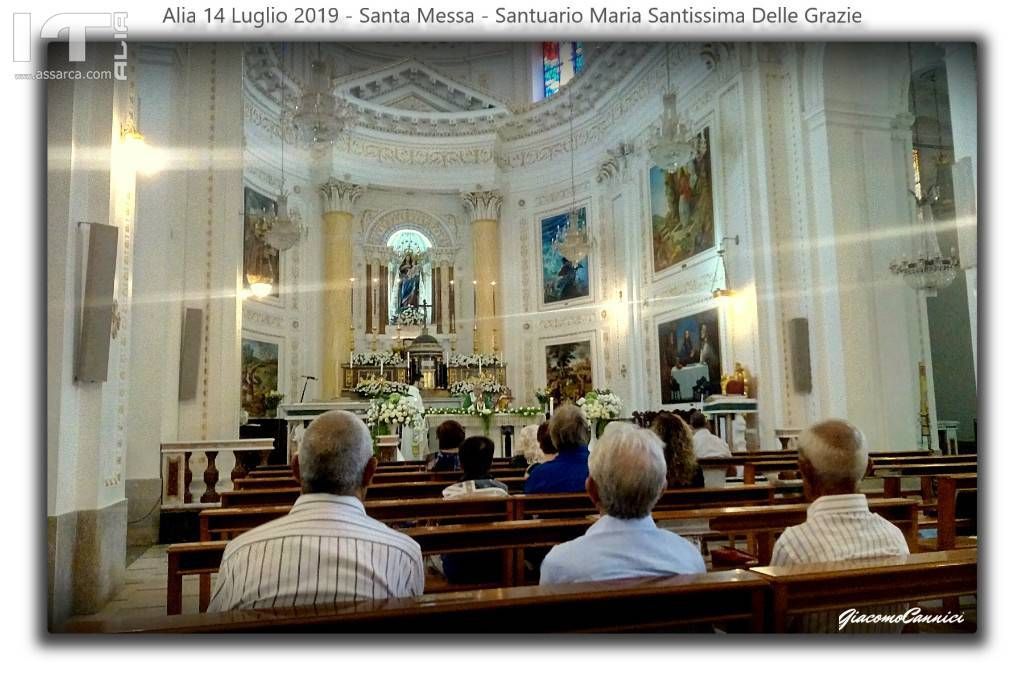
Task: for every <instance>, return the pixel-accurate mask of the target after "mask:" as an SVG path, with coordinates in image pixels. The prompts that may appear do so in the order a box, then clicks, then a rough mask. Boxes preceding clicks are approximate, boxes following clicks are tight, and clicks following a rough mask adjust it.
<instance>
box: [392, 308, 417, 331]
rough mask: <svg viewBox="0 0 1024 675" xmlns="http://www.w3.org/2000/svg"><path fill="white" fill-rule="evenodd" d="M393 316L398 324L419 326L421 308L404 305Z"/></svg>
mask: <svg viewBox="0 0 1024 675" xmlns="http://www.w3.org/2000/svg"><path fill="white" fill-rule="evenodd" d="M395 318H396V320H397V323H398V325H399V326H419V325H420V324H422V323H423V318H424V317H423V310H422V309H420V308H419V307H406V308H405V309H403V310H402V311H401V312H399V313H398V316H397V317H395Z"/></svg>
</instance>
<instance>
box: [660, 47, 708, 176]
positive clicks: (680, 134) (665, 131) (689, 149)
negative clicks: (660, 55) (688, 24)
mask: <svg viewBox="0 0 1024 675" xmlns="http://www.w3.org/2000/svg"><path fill="white" fill-rule="evenodd" d="M661 106H662V110H661V127H660V128H659V129H658V130H657V131H656V132H655V133H654V135H653V138H652V139H651V143H650V145H649V146H648V151H649V152H650V156H651V161H652V162H654V164H655V165H657V166H658V167H659V168H661V169H663V170H664V171H668V172H669V173H674V172H676V171H678V170H679V168H680V167H683V166H686V165H687V164H689V163H690V162H692V161H693V160H694V159H696V158H697V157H699V156H700V155H702V154H704V152H705V151H706V148H705V147H704V137H703V135H702V134H696V135H695V134H693V133H692V132H691V130H690V127H689V125H688V124H686V123H685V122H683V121H681V120H680V119H679V111H678V110H677V109H676V94H675V92H674V91H672V74H671V67H670V65H669V51H668V44H667V43H666V44H665V94H664V95H663V96H662V97H661Z"/></svg>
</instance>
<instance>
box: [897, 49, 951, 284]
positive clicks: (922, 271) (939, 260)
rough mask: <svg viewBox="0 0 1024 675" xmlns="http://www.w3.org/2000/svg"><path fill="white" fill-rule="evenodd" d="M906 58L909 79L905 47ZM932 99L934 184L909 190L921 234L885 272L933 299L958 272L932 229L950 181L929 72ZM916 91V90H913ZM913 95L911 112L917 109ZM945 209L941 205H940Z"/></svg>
mask: <svg viewBox="0 0 1024 675" xmlns="http://www.w3.org/2000/svg"><path fill="white" fill-rule="evenodd" d="M907 47H908V56H909V58H910V61H911V65H910V72H911V77H913V73H914V68H913V57H912V54H911V53H910V45H909V44H908V46H907ZM931 80H932V97H933V100H934V102H935V122H936V124H937V125H938V133H939V155H938V157H937V159H936V181H935V183H934V184H933V185H932V186H931V187H929V188H928V189H927V190H924V191H923V194H918V193H917V192H915V191H913V190H911V195H913V196H914V197H915V199H916V202H917V215H918V220H919V223H920V225H921V235H920V240H919V242H918V245H919V249H918V252H917V254H916V255H912V256H904V257H902V258H897V259H896V260H893V261H892V262H891V263H890V264H889V271H891V272H892V273H893V274H895V275H897V276H900V277H903V280H904V281H905V282H906V283H907V285H908V286H910V287H911V288H913V289H914V290H915V291H919V292H922V293H924V294H925V296H927V297H932V298H933V297H935V296H936V295H938V293H939V291H940V290H942V289H943V288H946V287H947V286H949V285H950V284H951V283H953V280H954V279H956V275H957V273H958V272H959V271H960V258H959V257H958V256H957V254H956V249H955V248H951V249H950V251H949V255H943V253H942V250H941V249H940V248H939V242H938V237H937V236H936V235H935V228H934V226H933V216H932V214H933V207H934V206H936V205H939V204H940V203H942V202H943V201H944V200H950V199H951V195H950V194H949V193H950V192H951V185H952V180H951V179H950V178H951V177H950V176H949V161H948V160H947V159H946V156H945V152H944V146H943V143H942V121H941V119H940V118H939V102H938V88H937V86H936V85H935V73H934V72H933V73H932V78H931ZM915 89H916V88H915ZM916 98H917V97H916V93H915V96H914V110H915V112H916V110H917V100H916ZM943 206H945V204H943Z"/></svg>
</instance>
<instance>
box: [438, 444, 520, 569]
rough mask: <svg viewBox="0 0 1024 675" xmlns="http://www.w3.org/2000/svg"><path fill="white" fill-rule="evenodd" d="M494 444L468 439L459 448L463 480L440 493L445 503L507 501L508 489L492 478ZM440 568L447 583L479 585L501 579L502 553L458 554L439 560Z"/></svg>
mask: <svg viewBox="0 0 1024 675" xmlns="http://www.w3.org/2000/svg"><path fill="white" fill-rule="evenodd" d="M493 460H494V441H492V440H491V439H489V438H487V437H486V436H470V437H469V438H467V439H466V440H465V441H463V443H462V445H460V446H459V461H460V462H461V464H462V471H463V474H462V480H461V481H460V482H458V483H455V484H454V485H449V486H448V487H446V488H445V489H444V490H443V491H442V493H441V494H442V496H443V497H444V499H481V498H484V499H486V498H488V497H491V498H493V497H507V496H508V486H506V485H505V484H504V483H502V482H501V481H498V480H494V479H493V478H492V477H491V474H490V471H491V462H492V461H493ZM441 568H442V570H443V571H444V576H445V578H446V579H447V580H448V581H449V582H450V583H457V584H480V583H490V582H497V581H498V580H500V579H501V552H500V551H484V552H481V553H458V554H450V555H443V556H441Z"/></svg>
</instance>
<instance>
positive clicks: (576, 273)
mask: <svg viewBox="0 0 1024 675" xmlns="http://www.w3.org/2000/svg"><path fill="white" fill-rule="evenodd" d="M575 213H576V214H577V215H576V222H575V223H570V222H569V220H570V214H569V213H560V214H558V215H557V216H550V217H548V218H544V219H543V220H541V221H540V243H541V263H542V266H543V270H544V304H548V303H552V302H564V301H566V300H574V299H576V298H585V297H588V296H589V295H590V256H585V257H584V258H583V259H582V260H580V261H579V263H578V264H577V263H574V262H573V261H571V260H569V259H568V258H566V257H565V256H564V255H563V250H562V248H561V242H562V240H564V239H565V237H566V234H570V235H571V234H574V232H573V231H574V230H577V231H579V232H582V233H586V231H587V210H586V209H585V208H580V209H576V210H575Z"/></svg>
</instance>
